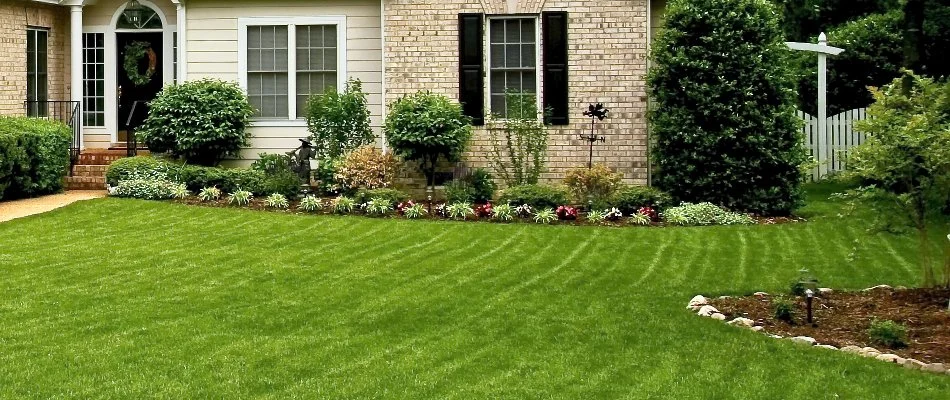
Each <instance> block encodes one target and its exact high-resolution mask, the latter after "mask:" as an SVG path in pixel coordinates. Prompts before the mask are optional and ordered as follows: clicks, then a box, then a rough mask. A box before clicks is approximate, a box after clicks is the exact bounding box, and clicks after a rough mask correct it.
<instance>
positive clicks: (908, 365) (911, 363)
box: [901, 358, 927, 369]
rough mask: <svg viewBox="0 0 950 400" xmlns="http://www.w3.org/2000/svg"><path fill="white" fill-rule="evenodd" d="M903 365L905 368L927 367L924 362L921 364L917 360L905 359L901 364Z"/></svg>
mask: <svg viewBox="0 0 950 400" xmlns="http://www.w3.org/2000/svg"><path fill="white" fill-rule="evenodd" d="M901 365H903V366H904V367H905V368H910V369H921V368H923V367H924V365H927V364H925V363H923V362H921V361H917V360H915V359H913V358H908V359H905V360H904V362H903V363H901Z"/></svg>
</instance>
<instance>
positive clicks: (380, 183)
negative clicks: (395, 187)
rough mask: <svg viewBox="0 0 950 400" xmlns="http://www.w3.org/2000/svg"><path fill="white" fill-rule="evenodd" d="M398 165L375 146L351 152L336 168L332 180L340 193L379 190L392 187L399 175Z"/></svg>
mask: <svg viewBox="0 0 950 400" xmlns="http://www.w3.org/2000/svg"><path fill="white" fill-rule="evenodd" d="M399 169H400V163H399V160H398V159H396V157H394V156H393V155H392V154H390V153H383V151H382V150H380V149H379V148H377V147H375V146H363V147H360V148H358V149H356V150H353V151H352V152H350V153H349V154H347V155H346V157H344V158H343V160H342V161H341V162H340V163H339V164H338V165H337V166H336V172H335V173H334V180H335V181H336V184H337V185H338V187H339V190H340V191H343V192H347V193H352V192H353V191H356V190H358V189H380V188H387V187H390V186H392V184H393V181H395V180H396V176H397V175H398V174H399Z"/></svg>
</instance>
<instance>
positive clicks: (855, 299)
mask: <svg viewBox="0 0 950 400" xmlns="http://www.w3.org/2000/svg"><path fill="white" fill-rule="evenodd" d="M785 299H786V300H788V301H789V302H792V303H794V304H795V306H796V309H795V315H794V318H793V322H792V323H789V322H786V321H780V320H776V319H775V317H774V306H773V302H774V300H776V298H775V297H771V296H763V297H761V298H759V297H756V296H749V297H732V298H725V299H711V300H710V303H711V304H712V305H713V306H714V307H716V308H718V309H719V311H720V312H722V313H723V314H725V315H726V317H728V318H729V319H732V318H737V317H746V318H749V319H752V320H754V321H756V323H757V325H761V326H763V327H764V328H765V332H767V333H770V334H775V335H781V336H786V337H794V336H809V337H812V338H815V339H816V340H817V341H818V343H821V344H830V345H832V346H836V347H839V348H840V347H844V346H859V347H874V348H876V349H877V350H879V351H881V352H884V353H892V354H896V355H898V356H901V357H904V358H914V359H917V360H920V361H923V362H927V363H945V364H946V363H950V312H948V311H947V302H948V300H950V290H948V289H900V290H893V289H875V290H869V291H862V292H843V293H838V292H835V293H832V294H830V295H826V296H824V297H815V299H814V300H813V302H814V303H813V308H812V309H813V310H814V322H815V324H814V326H813V325H810V324H807V323H806V321H805V318H806V317H805V314H806V312H805V299H804V298H802V297H797V298H793V297H786V298H785ZM874 318H878V319H880V320H893V321H895V322H899V323H902V324H905V325H906V326H907V330H908V339H909V340H908V342H909V343H908V346H907V347H906V348H902V349H887V348H884V346H880V345H876V344H874V343H871V341H870V340H869V338H868V335H867V330H868V327H869V326H870V324H871V320H872V319H874Z"/></svg>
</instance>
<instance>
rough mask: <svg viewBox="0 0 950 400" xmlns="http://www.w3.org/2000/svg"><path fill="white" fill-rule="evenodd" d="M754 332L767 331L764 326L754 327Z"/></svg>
mask: <svg viewBox="0 0 950 400" xmlns="http://www.w3.org/2000/svg"><path fill="white" fill-rule="evenodd" d="M752 330H753V331H756V332H762V331H763V330H765V327H764V326H753V327H752Z"/></svg>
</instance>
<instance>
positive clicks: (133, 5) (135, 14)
mask: <svg viewBox="0 0 950 400" xmlns="http://www.w3.org/2000/svg"><path fill="white" fill-rule="evenodd" d="M115 27H116V29H162V19H161V17H159V16H158V13H156V12H155V10H153V9H151V8H149V7H146V6H144V5H142V3H139V2H138V1H136V0H132V1H130V2H129V4H128V5H126V6H125V10H124V11H122V14H121V15H119V21H118V22H116V25H115Z"/></svg>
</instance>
